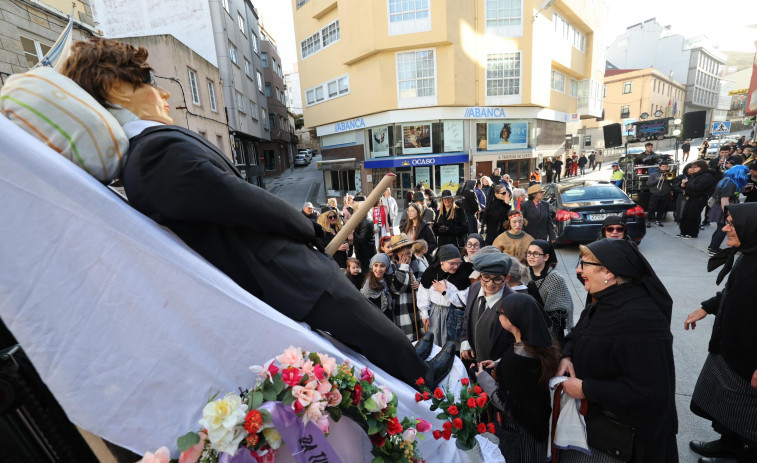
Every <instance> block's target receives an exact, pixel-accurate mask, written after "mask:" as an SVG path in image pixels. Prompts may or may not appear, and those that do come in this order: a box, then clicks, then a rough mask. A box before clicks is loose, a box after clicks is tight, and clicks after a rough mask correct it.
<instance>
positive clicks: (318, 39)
mask: <svg viewBox="0 0 757 463" xmlns="http://www.w3.org/2000/svg"><path fill="white" fill-rule="evenodd" d="M340 37H341V36H340V32H339V20H338V19H337V20H336V21H334V22H333V23H331V24H329V25H327V26H326V27H324V28H323V29H321V30H319V31H318V32H316V33H315V34H313V35H311V36H310V37H308V38H306V39H305V40H303V41H302V42H300V53H301V54H302V59H305V58H307V57H308V56H310V55H312V54H313V53H316V52H318V51H320V50H321V49H322V48H326V47H327V46H329V45H331V44H332V43H334V42H337V41H338V40H339V39H340Z"/></svg>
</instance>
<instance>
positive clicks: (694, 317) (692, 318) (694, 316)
mask: <svg viewBox="0 0 757 463" xmlns="http://www.w3.org/2000/svg"><path fill="white" fill-rule="evenodd" d="M706 316H707V312H705V311H704V309H701V308H700V309H697V310H695V311H693V312H691V313H690V314H689V316H688V317H686V321H685V322H683V329H685V330H688V329H689V327H691V329H692V330H693V329H696V327H697V322H698V321H699V320H701V319H703V318H704V317H706Z"/></svg>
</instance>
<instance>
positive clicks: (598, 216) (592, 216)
mask: <svg viewBox="0 0 757 463" xmlns="http://www.w3.org/2000/svg"><path fill="white" fill-rule="evenodd" d="M614 215H620V214H589V220H590V221H593V220H605V219H606V218H608V217H612V216H614Z"/></svg>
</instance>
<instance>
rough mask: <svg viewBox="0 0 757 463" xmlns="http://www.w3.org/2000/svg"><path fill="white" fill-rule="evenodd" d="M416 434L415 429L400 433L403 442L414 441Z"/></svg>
mask: <svg viewBox="0 0 757 463" xmlns="http://www.w3.org/2000/svg"><path fill="white" fill-rule="evenodd" d="M416 434H418V432H417V431H416V430H415V428H407V429H405V432H403V433H402V440H403V441H405V442H412V441H414V440H415V436H416Z"/></svg>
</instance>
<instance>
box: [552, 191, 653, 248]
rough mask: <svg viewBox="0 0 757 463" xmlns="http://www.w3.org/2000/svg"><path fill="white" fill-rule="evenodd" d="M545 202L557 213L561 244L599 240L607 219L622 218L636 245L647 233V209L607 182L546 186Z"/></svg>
mask: <svg viewBox="0 0 757 463" xmlns="http://www.w3.org/2000/svg"><path fill="white" fill-rule="evenodd" d="M544 191H545V194H544V200H545V201H547V202H548V203H549V204H550V206H552V208H553V209H554V211H555V226H556V228H557V231H556V234H557V240H556V242H557V243H559V244H568V243H587V242H591V241H594V240H596V239H597V238H598V237H599V231H600V230H601V229H602V221H604V220H605V219H606V218H607V217H608V216H611V215H619V216H622V217H623V218H624V219H625V220H626V223H627V227H628V235H629V236H630V237H631V239H632V240H634V241H635V242H637V243H640V242H641V239H642V238H644V235H646V233H647V228H646V221H645V219H644V209H642V208H641V206H639V205H637V204H636V203H634V202H633V201H632V200H631V198H629V197H628V196H627V195H626V194H625V193H624V192H623V191H622V190H621V189H620V188H618V187H616V186H615V185H613V184H611V183H606V182H598V183H596V182H585V183H577V184H565V185H562V184H559V185H558V184H554V183H552V184H549V185H545V186H544Z"/></svg>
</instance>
